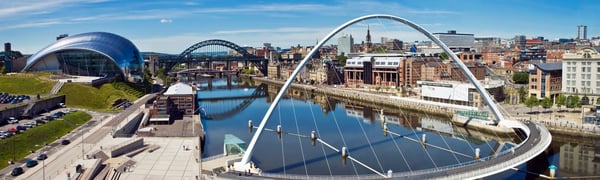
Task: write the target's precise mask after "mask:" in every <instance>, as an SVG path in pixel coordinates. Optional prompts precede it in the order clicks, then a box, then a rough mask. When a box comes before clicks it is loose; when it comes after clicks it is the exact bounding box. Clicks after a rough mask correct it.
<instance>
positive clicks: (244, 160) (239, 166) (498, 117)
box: [235, 14, 504, 170]
mask: <svg viewBox="0 0 600 180" xmlns="http://www.w3.org/2000/svg"><path fill="white" fill-rule="evenodd" d="M375 18H381V19H390V20H393V21H396V22H400V23H403V24H405V25H407V26H409V27H411V28H413V29H414V30H417V31H419V32H421V33H422V34H423V35H425V36H427V38H429V39H430V40H431V41H433V42H434V43H435V44H437V45H438V46H440V47H441V48H442V50H444V52H446V54H448V55H449V56H450V58H452V60H454V61H455V62H456V64H458V66H459V67H460V69H461V70H462V72H463V73H464V74H465V75H466V76H467V78H469V80H470V81H471V82H472V83H473V85H475V88H476V89H477V91H478V92H479V94H481V96H482V97H483V99H484V101H485V102H486V103H487V104H488V107H489V108H490V109H491V110H492V113H493V114H494V115H495V117H496V119H495V120H494V121H495V122H496V123H499V122H500V121H503V120H504V116H503V115H502V114H501V113H500V111H499V110H498V107H496V106H495V104H494V102H493V101H492V98H491V96H490V95H489V94H488V93H487V91H486V90H485V89H484V88H483V86H482V85H481V84H480V83H479V81H478V80H477V79H476V78H475V76H474V75H473V74H472V73H471V72H470V71H469V69H468V68H467V66H466V65H465V64H464V63H463V62H462V61H460V59H459V58H458V57H457V56H456V55H455V54H454V52H452V51H451V50H450V48H448V46H446V45H445V44H444V43H443V42H442V41H440V40H439V39H438V38H436V37H435V36H433V34H431V33H430V32H429V31H427V30H425V29H424V28H423V27H421V26H419V25H417V24H415V23H413V22H411V21H408V20H406V19H404V18H401V17H397V16H393V15H386V14H373V15H366V16H362V17H358V18H355V19H352V20H350V21H348V22H346V23H344V24H342V25H341V26H339V27H337V28H336V29H334V30H333V31H331V32H330V33H329V34H328V35H327V36H325V37H324V38H323V39H322V40H321V41H319V43H318V44H317V45H316V46H315V47H314V48H313V49H312V50H311V51H310V53H309V54H308V55H306V57H304V59H303V60H302V61H300V64H299V65H298V67H296V69H295V70H294V71H293V72H292V74H291V75H290V77H289V78H288V79H287V80H286V82H285V83H284V85H283V87H282V88H281V89H280V90H279V92H278V93H277V96H275V99H274V100H273V103H272V104H271V106H270V107H269V109H268V110H267V112H266V114H265V116H264V117H263V119H262V120H261V122H260V125H259V126H258V128H257V130H256V133H255V134H254V136H253V137H252V140H251V141H250V144H249V146H248V149H247V150H246V152H245V153H244V156H243V157H242V160H241V161H240V162H236V163H235V168H236V169H239V170H245V169H247V168H248V167H250V164H249V162H250V157H251V156H252V153H253V151H254V147H255V145H256V142H257V141H258V138H259V137H260V135H261V133H262V131H263V130H264V128H265V125H266V124H267V121H268V120H269V118H270V117H271V114H272V113H273V110H274V109H275V107H276V106H277V104H279V101H280V100H281V98H282V96H283V95H284V94H285V92H286V91H287V89H288V88H289V87H290V85H291V84H292V81H293V80H294V79H295V78H296V76H297V75H298V73H299V72H300V70H301V69H302V68H303V67H304V66H305V65H306V63H307V62H308V60H310V59H311V57H312V56H313V55H314V54H315V53H316V52H317V51H318V50H319V48H321V47H322V46H323V45H324V44H325V43H326V42H327V41H328V40H329V39H331V38H332V37H333V36H334V35H336V34H337V33H338V32H340V31H342V30H343V29H345V28H346V27H348V26H350V25H352V24H355V23H358V22H360V21H363V20H368V19H375Z"/></svg>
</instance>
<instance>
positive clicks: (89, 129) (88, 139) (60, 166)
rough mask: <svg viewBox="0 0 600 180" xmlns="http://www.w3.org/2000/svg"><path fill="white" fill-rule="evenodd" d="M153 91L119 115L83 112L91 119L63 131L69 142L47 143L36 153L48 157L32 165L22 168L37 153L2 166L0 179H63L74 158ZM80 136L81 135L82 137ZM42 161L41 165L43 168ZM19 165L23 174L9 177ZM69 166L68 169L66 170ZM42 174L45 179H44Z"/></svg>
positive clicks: (79, 157)
mask: <svg viewBox="0 0 600 180" xmlns="http://www.w3.org/2000/svg"><path fill="white" fill-rule="evenodd" d="M155 96H156V95H155V94H150V95H147V96H144V97H143V98H141V99H138V100H137V101H136V102H135V103H134V104H133V105H132V106H130V107H129V108H128V109H126V110H125V111H123V112H121V113H119V114H116V115H115V114H109V113H97V112H90V111H86V112H87V113H89V114H90V115H92V119H91V120H90V121H89V122H88V123H86V124H84V125H82V126H80V127H78V128H77V129H75V130H74V131H73V132H71V133H70V134H67V135H66V136H65V137H64V138H61V139H60V140H62V139H69V140H70V141H71V143H70V144H69V145H66V146H65V145H61V144H60V140H57V141H55V142H53V143H51V144H49V145H48V146H46V147H44V148H42V149H41V150H38V152H47V154H48V159H46V160H45V161H40V162H39V164H38V165H37V166H35V167H33V168H26V167H25V166H24V163H25V162H27V160H29V159H34V158H35V157H36V156H37V153H33V154H31V155H29V156H27V157H25V158H23V159H21V160H19V161H18V162H17V163H15V165H12V166H9V167H6V168H4V169H2V170H0V178H4V179H40V180H41V179H55V178H57V177H60V176H64V177H65V178H66V174H65V172H74V171H75V168H74V164H73V163H75V161H77V160H80V159H83V158H82V157H83V156H82V155H83V154H86V153H89V152H90V151H91V150H92V149H94V147H95V146H96V144H97V143H98V142H99V141H100V140H102V139H103V138H105V137H107V135H109V133H110V132H111V130H112V128H113V127H116V126H117V125H118V124H119V123H120V122H121V121H123V120H125V119H127V117H128V116H129V115H130V114H132V113H133V112H135V111H137V110H138V109H139V107H140V106H142V105H144V104H145V103H146V102H147V101H148V100H150V99H152V98H154V97H155ZM82 135H83V136H82ZM82 139H83V150H82V145H81V144H82ZM43 164H45V168H43ZM16 166H22V167H23V169H24V170H25V173H24V174H22V175H20V176H17V177H12V176H10V171H11V170H12V169H13V168H14V167H16ZM68 169H71V170H68ZM44 177H45V178H44Z"/></svg>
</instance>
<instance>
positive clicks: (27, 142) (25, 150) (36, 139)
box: [0, 111, 92, 169]
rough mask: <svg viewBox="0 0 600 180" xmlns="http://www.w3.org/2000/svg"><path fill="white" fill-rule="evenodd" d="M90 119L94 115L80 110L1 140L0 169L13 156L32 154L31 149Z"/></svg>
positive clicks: (35, 149) (50, 141)
mask: <svg viewBox="0 0 600 180" xmlns="http://www.w3.org/2000/svg"><path fill="white" fill-rule="evenodd" d="M90 119H92V116H90V115H89V114H87V113H85V112H81V111H78V112H74V113H71V114H67V115H65V116H63V117H62V118H59V119H56V120H52V121H50V122H47V123H46V124H42V125H39V126H37V127H34V128H31V129H28V130H27V131H24V132H22V133H19V134H16V135H15V136H13V137H10V138H6V139H3V140H0V169H1V168H5V167H7V166H8V163H6V162H8V161H10V160H12V159H13V157H15V158H16V159H22V158H24V157H25V156H27V155H29V154H31V152H30V151H31V150H34V151H37V150H39V149H41V148H42V147H44V145H45V144H46V143H48V144H50V143H52V142H53V141H55V140H57V139H58V138H60V137H62V136H64V135H66V134H67V133H68V132H70V131H72V130H73V129H75V128H77V127H78V126H80V125H82V124H84V123H86V122H87V121H89V120H90Z"/></svg>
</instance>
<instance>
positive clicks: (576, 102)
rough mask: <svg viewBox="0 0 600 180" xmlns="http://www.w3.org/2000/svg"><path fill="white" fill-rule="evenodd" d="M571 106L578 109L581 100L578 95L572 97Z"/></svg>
mask: <svg viewBox="0 0 600 180" xmlns="http://www.w3.org/2000/svg"><path fill="white" fill-rule="evenodd" d="M571 105H573V107H574V108H580V107H581V98H580V97H579V96H578V95H575V96H573V99H571Z"/></svg>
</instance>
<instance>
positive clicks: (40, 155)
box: [37, 153, 48, 160]
mask: <svg viewBox="0 0 600 180" xmlns="http://www.w3.org/2000/svg"><path fill="white" fill-rule="evenodd" d="M44 159H48V155H46V153H40V154H38V156H37V160H44Z"/></svg>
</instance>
